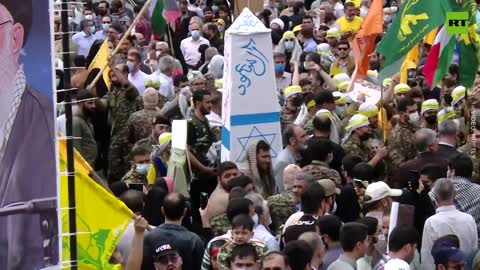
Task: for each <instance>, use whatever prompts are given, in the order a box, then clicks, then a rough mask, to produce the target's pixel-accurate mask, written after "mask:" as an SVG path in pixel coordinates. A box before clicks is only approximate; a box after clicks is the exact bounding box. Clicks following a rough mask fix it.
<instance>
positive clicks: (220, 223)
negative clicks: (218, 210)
mask: <svg viewBox="0 0 480 270" xmlns="http://www.w3.org/2000/svg"><path fill="white" fill-rule="evenodd" d="M210 228H212V231H213V235H215V236H219V235H222V234H224V233H226V232H227V231H228V229H230V222H229V221H228V218H227V214H226V213H223V214H221V215H218V216H216V217H214V218H212V221H210Z"/></svg>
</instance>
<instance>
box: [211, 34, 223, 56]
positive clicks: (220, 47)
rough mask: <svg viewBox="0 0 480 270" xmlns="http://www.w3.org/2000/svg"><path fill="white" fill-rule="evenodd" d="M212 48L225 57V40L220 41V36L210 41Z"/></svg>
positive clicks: (215, 36)
mask: <svg viewBox="0 0 480 270" xmlns="http://www.w3.org/2000/svg"><path fill="white" fill-rule="evenodd" d="M209 42H210V46H211V47H215V48H217V50H218V53H219V54H221V55H223V40H222V39H220V37H219V36H218V35H214V36H213V38H212V39H210V40H209Z"/></svg>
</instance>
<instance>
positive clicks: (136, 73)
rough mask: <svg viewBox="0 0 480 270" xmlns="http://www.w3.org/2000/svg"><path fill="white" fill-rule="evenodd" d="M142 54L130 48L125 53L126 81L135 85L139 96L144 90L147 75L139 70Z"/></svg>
mask: <svg viewBox="0 0 480 270" xmlns="http://www.w3.org/2000/svg"><path fill="white" fill-rule="evenodd" d="M141 59H142V56H141V55H140V53H139V52H138V51H137V50H136V49H130V50H129V51H128V55H127V66H128V72H129V73H128V81H129V82H130V83H131V84H133V86H135V88H136V89H137V90H138V93H139V94H140V96H143V91H145V82H146V81H147V80H148V75H147V74H145V73H144V72H143V71H141V70H140V64H141Z"/></svg>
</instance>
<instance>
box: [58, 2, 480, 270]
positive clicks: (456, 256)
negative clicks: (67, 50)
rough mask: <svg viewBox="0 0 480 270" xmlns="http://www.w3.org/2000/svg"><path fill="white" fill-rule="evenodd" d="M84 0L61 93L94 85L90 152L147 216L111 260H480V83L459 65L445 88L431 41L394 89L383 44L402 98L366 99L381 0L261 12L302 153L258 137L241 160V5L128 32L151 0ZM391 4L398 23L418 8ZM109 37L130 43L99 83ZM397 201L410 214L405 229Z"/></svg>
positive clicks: (84, 135)
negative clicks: (228, 154) (368, 20)
mask: <svg viewBox="0 0 480 270" xmlns="http://www.w3.org/2000/svg"><path fill="white" fill-rule="evenodd" d="M375 1H378V0H375ZM80 2H81V3H80V4H73V5H71V6H70V10H69V11H68V12H69V18H68V23H69V25H68V27H69V29H70V30H71V31H73V32H76V34H74V35H73V36H72V38H71V42H70V43H71V46H70V47H71V50H73V51H75V54H74V55H73V56H72V57H71V62H72V64H73V65H74V67H75V68H74V69H73V71H74V72H72V73H73V74H72V75H73V76H72V78H71V85H65V84H64V77H63V76H64V72H65V71H64V70H62V66H63V62H62V59H61V58H58V59H56V68H57V71H56V73H57V88H58V89H63V88H70V87H74V88H78V89H79V90H78V91H77V92H76V94H75V99H76V102H77V103H76V104H77V105H76V106H75V107H74V108H73V134H72V135H73V137H75V138H79V139H76V140H75V141H74V146H75V149H76V150H77V151H78V152H79V153H80V154H81V155H82V156H83V157H84V158H85V160H86V161H87V162H88V163H89V164H90V165H91V166H92V168H94V169H95V171H96V172H97V173H98V176H99V178H100V179H101V178H104V179H105V180H106V182H107V183H108V188H110V189H111V191H112V192H113V193H114V194H115V196H117V197H118V198H119V199H120V200H121V201H123V202H124V203H125V204H126V205H127V206H128V207H129V208H130V209H131V210H132V211H133V212H134V213H135V214H136V216H135V218H134V219H133V220H132V221H131V223H130V224H129V226H128V227H127V229H126V231H125V233H124V234H123V236H122V238H121V240H120V242H119V244H118V246H117V249H116V250H115V253H114V255H113V256H112V259H111V262H113V263H120V264H122V265H123V267H124V269H129V270H131V269H135V270H136V269H145V270H146V269H156V270H161V269H176V270H178V269H184V270H199V269H202V270H210V269H214V270H218V269H221V270H227V269H231V270H233V269H269V270H273V269H275V270H286V269H291V270H307V269H328V270H337V269H338V270H348V269H362V270H364V269H374V270H379V269H385V270H388V269H404V270H405V269H426V270H430V269H480V253H479V252H478V251H479V249H478V246H479V245H478V244H479V242H478V235H479V233H480V230H479V225H480V196H479V194H480V186H479V184H480V181H479V180H480V178H479V177H480V171H479V170H480V166H479V161H480V159H479V158H480V149H478V150H477V147H480V122H477V121H480V120H477V119H480V103H479V100H480V99H479V97H480V96H479V95H480V93H479V90H480V75H479V76H478V78H477V79H476V80H475V82H474V85H473V86H472V87H471V88H469V89H467V87H465V86H462V85H459V81H460V80H459V78H460V77H461V76H462V74H459V71H458V66H457V65H456V64H452V65H450V67H449V68H448V72H447V73H446V75H445V77H444V78H443V80H442V81H441V82H440V84H439V85H434V86H432V87H431V86H429V85H428V84H427V82H426V80H425V76H424V74H423V64H424V62H425V58H426V56H427V55H428V52H429V49H430V47H431V44H428V43H422V44H420V61H419V64H418V65H417V66H416V67H415V69H414V72H409V74H408V78H407V79H406V80H405V79H402V77H403V76H402V74H400V73H399V74H396V75H395V76H393V77H391V78H388V79H386V80H384V81H383V82H377V81H376V74H377V73H378V71H379V70H380V69H381V68H382V63H383V59H382V57H381V55H379V54H377V53H373V54H372V55H371V60H370V71H369V72H368V75H369V76H368V78H367V79H366V80H365V83H366V84H367V85H368V84H369V85H374V84H376V83H378V84H381V85H382V87H383V91H384V94H383V95H382V98H381V100H380V101H379V102H378V104H369V103H367V102H362V101H359V100H352V98H351V97H350V96H349V95H347V94H346V93H345V92H346V91H347V89H349V84H350V81H351V76H352V73H353V72H354V70H355V60H354V57H353V52H352V50H351V41H352V39H353V37H354V36H355V34H356V33H357V32H358V30H359V29H360V27H361V25H362V22H363V18H364V17H365V16H366V15H367V13H368V11H369V7H370V5H371V1H370V0H361V1H360V0H353V1H351V0H347V1H345V2H344V1H340V0H315V1H312V0H286V1H282V0H265V1H264V10H263V11H261V12H258V13H257V14H256V16H257V17H258V19H259V20H260V21H261V22H262V23H263V24H264V25H265V26H266V27H268V28H270V29H271V37H272V48H273V61H274V63H275V70H274V72H275V79H276V81H272V82H270V83H271V89H272V91H276V93H277V96H278V100H275V101H274V102H279V104H280V105H281V119H280V124H281V130H282V134H283V144H284V145H283V146H284V148H283V150H282V151H281V152H280V153H278V155H277V156H276V157H272V154H271V151H270V150H271V146H270V145H269V144H268V142H265V141H262V140H259V141H256V142H250V144H249V145H248V149H247V150H246V152H245V157H244V158H243V160H242V161H241V162H238V163H234V162H228V161H227V162H220V161H219V160H220V156H219V153H218V152H219V151H218V145H219V143H218V142H219V141H220V140H221V139H222V138H221V137H222V132H221V126H222V88H223V83H222V82H223V80H222V77H223V74H224V72H223V68H224V58H223V53H224V40H223V39H224V36H225V31H226V30H227V29H228V27H229V26H230V25H231V24H232V23H233V21H234V20H233V19H234V15H233V14H232V10H233V7H231V3H230V2H226V1H223V0H207V1H204V0H190V1H187V0H181V1H179V2H178V4H179V9H180V12H181V16H180V17H179V18H178V19H177V20H176V22H175V23H173V24H170V25H169V26H167V28H168V30H167V33H165V34H164V35H158V33H156V32H154V31H153V29H152V22H151V19H150V18H149V16H148V14H144V15H143V16H141V18H140V20H139V21H138V23H137V24H136V25H135V26H134V31H133V32H132V33H130V34H129V35H128V36H127V37H126V38H124V39H122V37H124V36H125V33H126V32H127V29H128V27H129V26H130V25H131V23H132V22H133V21H134V18H135V16H137V14H138V13H139V12H140V10H141V7H142V2H143V1H125V0H111V1H95V0H93V1H92V0H82V1H80ZM383 2H384V9H383V27H384V29H385V32H386V31H388V28H389V26H390V24H391V22H392V20H393V19H394V18H395V16H397V14H398V10H399V6H401V4H402V2H403V1H400V2H397V0H385V1H383ZM55 29H56V30H57V31H60V29H61V21H60V18H55ZM61 38H62V36H61V35H58V36H56V43H55V44H56V50H57V51H58V52H62V51H63V48H62V42H61ZM379 40H380V39H379ZM120 41H122V43H121V44H120ZM104 42H107V43H108V47H109V49H110V53H111V52H112V51H114V49H115V48H116V47H117V46H119V47H120V49H119V50H118V53H117V54H115V55H111V56H110V57H109V58H108V59H109V61H110V62H109V68H110V71H109V74H108V76H103V78H102V79H101V80H100V82H99V83H97V84H96V85H95V86H94V87H93V88H90V87H89V88H88V89H87V86H89V85H90V84H91V82H92V80H93V78H94V77H95V75H96V73H98V69H97V70H89V69H88V67H89V65H90V63H92V61H93V59H94V57H95V55H96V54H97V52H98V51H99V49H100V47H101V46H102V44H104ZM105 77H108V79H105ZM252 87H253V88H255V86H252ZM468 87H469V86H468ZM254 90H256V91H267V89H254ZM57 99H58V101H59V102H61V101H62V100H63V96H62V95H61V93H60V94H58V97H57ZM360 99H361V98H360ZM380 108H385V109H386V111H387V119H382V122H381V123H379V118H378V115H379V110H380ZM58 111H59V116H58V120H57V121H58V127H59V129H60V131H62V132H65V129H64V126H65V124H64V123H65V116H63V115H61V113H62V108H61V107H59V108H58ZM182 119H185V120H187V126H186V129H185V131H186V144H187V148H186V151H180V150H178V149H175V148H172V146H171V142H172V138H173V137H174V136H178V135H177V134H175V132H173V133H172V122H173V121H174V120H182ZM180 136H182V135H181V134H180ZM477 139H479V140H478V141H477ZM173 170H175V177H174V178H172V177H169V175H170V176H171V175H172V174H170V173H169V172H171V171H173ZM393 202H398V203H399V204H400V206H399V208H398V209H399V210H398V212H399V213H400V214H399V215H398V218H397V217H396V216H394V217H395V218H394V219H395V222H392V223H391V222H390V221H391V216H392V213H394V212H395V213H396V212H397V211H392V204H393ZM396 209H397V208H396ZM93 210H94V209H92V211H93ZM391 224H393V226H395V227H394V228H390V225H391Z"/></svg>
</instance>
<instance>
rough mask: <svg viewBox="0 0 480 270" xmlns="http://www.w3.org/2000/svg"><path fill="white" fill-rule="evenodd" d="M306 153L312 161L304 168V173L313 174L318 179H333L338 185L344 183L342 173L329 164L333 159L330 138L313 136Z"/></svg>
mask: <svg viewBox="0 0 480 270" xmlns="http://www.w3.org/2000/svg"><path fill="white" fill-rule="evenodd" d="M305 155H306V156H307V157H309V158H311V160H312V162H311V163H310V164H309V165H307V166H305V167H303V168H302V171H303V173H306V174H311V175H313V177H314V178H315V179H316V180H320V179H331V180H332V181H334V182H335V183H336V184H337V185H341V184H342V180H341V178H340V174H339V173H338V172H337V171H335V170H334V169H332V168H330V166H329V165H328V164H329V163H330V162H331V161H332V159H333V144H332V142H331V141H330V140H329V139H326V138H318V137H313V138H311V139H310V140H309V141H308V146H307V150H306V151H305Z"/></svg>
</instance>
